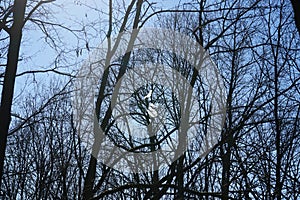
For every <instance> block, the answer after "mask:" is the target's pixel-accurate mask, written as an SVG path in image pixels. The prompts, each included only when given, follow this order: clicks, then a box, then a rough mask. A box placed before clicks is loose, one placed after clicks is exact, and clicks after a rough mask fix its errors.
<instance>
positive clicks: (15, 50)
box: [0, 0, 27, 186]
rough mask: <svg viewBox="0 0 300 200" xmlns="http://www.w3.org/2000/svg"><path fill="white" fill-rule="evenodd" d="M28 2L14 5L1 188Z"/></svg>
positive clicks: (0, 132)
mask: <svg viewBox="0 0 300 200" xmlns="http://www.w3.org/2000/svg"><path fill="white" fill-rule="evenodd" d="M26 3H27V0H15V1H14V5H13V21H14V22H13V25H12V27H11V29H10V32H9V34H10V43H9V49H8V55H7V65H6V70H5V76H4V83H3V89H2V96H1V106H0V186H1V179H2V174H3V165H4V158H5V149H6V143H7V136H8V129H9V124H10V121H11V107H12V100H13V94H14V86H15V79H16V72H17V66H18V58H19V51H20V45H21V39H22V28H23V25H24V14H25V8H26Z"/></svg>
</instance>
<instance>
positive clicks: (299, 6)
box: [291, 0, 300, 34]
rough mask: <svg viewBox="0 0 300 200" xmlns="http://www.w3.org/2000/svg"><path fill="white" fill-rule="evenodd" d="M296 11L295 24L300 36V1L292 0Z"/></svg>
mask: <svg viewBox="0 0 300 200" xmlns="http://www.w3.org/2000/svg"><path fill="white" fill-rule="evenodd" d="M291 3H292V5H293V9H294V18H295V24H296V27H297V29H298V33H299V34H300V0H291Z"/></svg>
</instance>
